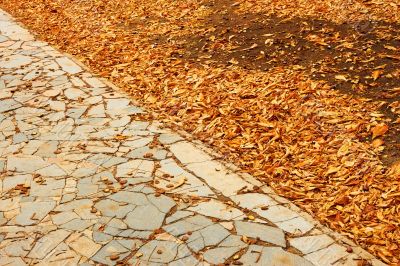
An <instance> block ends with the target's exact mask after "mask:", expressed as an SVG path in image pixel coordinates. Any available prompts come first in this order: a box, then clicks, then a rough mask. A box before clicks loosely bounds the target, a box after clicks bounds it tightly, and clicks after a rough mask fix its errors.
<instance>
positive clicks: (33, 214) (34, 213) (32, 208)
mask: <svg viewBox="0 0 400 266" xmlns="http://www.w3.org/2000/svg"><path fill="white" fill-rule="evenodd" d="M55 206H56V202H55V201H42V202H41V201H35V202H23V203H21V213H20V214H19V215H18V216H17V217H15V222H16V224H19V225H31V224H36V223H39V222H40V221H41V220H42V219H43V218H44V217H45V216H46V215H47V214H48V213H49V212H50V211H51V210H52V209H53V208H54V207H55Z"/></svg>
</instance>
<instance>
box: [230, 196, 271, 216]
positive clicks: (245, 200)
mask: <svg viewBox="0 0 400 266" xmlns="http://www.w3.org/2000/svg"><path fill="white" fill-rule="evenodd" d="M231 199H232V200H233V201H234V202H235V203H236V204H238V205H239V206H241V207H243V208H246V209H249V210H253V211H255V212H257V213H258V214H260V213H262V210H261V208H262V207H270V206H274V205H278V202H276V201H275V200H274V199H272V198H271V197H270V196H268V195H265V194H261V193H246V194H239V195H234V196H232V197H231Z"/></svg>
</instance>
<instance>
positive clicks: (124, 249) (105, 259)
mask: <svg viewBox="0 0 400 266" xmlns="http://www.w3.org/2000/svg"><path fill="white" fill-rule="evenodd" d="M140 245H141V243H140V241H138V240H136V241H135V240H112V241H111V242H109V243H108V244H107V245H105V246H104V247H102V248H101V249H100V250H99V251H98V252H97V253H96V254H95V255H94V256H92V257H91V260H93V261H95V262H99V263H103V264H105V265H115V264H116V260H111V255H118V258H119V260H121V259H123V258H125V257H126V256H127V255H128V254H129V252H130V251H131V250H133V249H134V248H135V247H139V246H140Z"/></svg>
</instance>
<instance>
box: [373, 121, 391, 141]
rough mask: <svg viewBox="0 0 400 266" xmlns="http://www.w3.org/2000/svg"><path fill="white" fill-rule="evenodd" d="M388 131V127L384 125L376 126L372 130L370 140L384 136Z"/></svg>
mask: <svg viewBox="0 0 400 266" xmlns="http://www.w3.org/2000/svg"><path fill="white" fill-rule="evenodd" d="M388 130H389V126H388V125H386V124H384V123H381V124H378V125H376V126H375V127H374V128H373V129H372V139H375V138H377V137H380V136H382V135H384V134H385V133H386V132H387V131H388Z"/></svg>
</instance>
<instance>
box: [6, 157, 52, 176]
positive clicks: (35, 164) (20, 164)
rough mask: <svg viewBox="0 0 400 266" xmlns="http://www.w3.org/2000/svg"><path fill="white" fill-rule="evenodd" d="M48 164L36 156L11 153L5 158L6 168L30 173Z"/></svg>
mask: <svg viewBox="0 0 400 266" xmlns="http://www.w3.org/2000/svg"><path fill="white" fill-rule="evenodd" d="M48 165H49V163H47V162H45V161H44V160H43V159H42V158H40V157H38V156H30V155H15V156H14V155H13V156H9V157H8V159H7V170H9V171H17V172H29V173H32V172H34V171H36V170H38V169H40V168H44V167H46V166H48Z"/></svg>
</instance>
